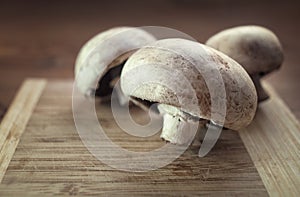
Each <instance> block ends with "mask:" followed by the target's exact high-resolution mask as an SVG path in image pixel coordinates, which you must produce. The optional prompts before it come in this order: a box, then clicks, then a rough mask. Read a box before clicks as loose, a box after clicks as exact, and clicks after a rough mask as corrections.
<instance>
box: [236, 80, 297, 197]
mask: <svg viewBox="0 0 300 197" xmlns="http://www.w3.org/2000/svg"><path fill="white" fill-rule="evenodd" d="M265 88H266V90H267V91H268V92H269V93H270V95H272V96H271V99H270V100H268V101H266V102H264V103H262V104H261V105H260V107H259V109H258V113H257V115H256V117H255V119H254V122H253V123H252V124H251V125H250V126H249V127H248V128H247V129H244V130H243V131H241V132H240V136H241V138H242V140H243V142H244V144H245V146H246V148H247V150H248V152H249V154H250V156H251V158H252V160H253V161H254V164H255V166H256V168H257V170H258V172H259V174H260V176H261V178H262V180H263V182H264V184H265V186H266V188H267V190H268V192H269V194H270V195H271V196H277V195H278V196H300V189H299V186H300V126H299V122H298V121H297V119H296V118H295V116H294V115H293V114H292V113H291V111H290V110H289V109H288V108H287V107H286V105H285V104H284V102H283V101H282V100H281V98H280V97H279V96H278V94H276V92H275V91H274V89H273V88H272V87H271V86H270V85H268V84H266V83H265Z"/></svg>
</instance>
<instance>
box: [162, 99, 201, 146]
mask: <svg viewBox="0 0 300 197" xmlns="http://www.w3.org/2000/svg"><path fill="white" fill-rule="evenodd" d="M158 110H159V112H160V113H161V114H163V118H164V122H163V128H162V133H161V135H160V137H161V138H162V139H163V140H165V141H167V142H170V143H172V144H177V145H186V144H190V143H191V142H192V141H193V139H194V137H195V134H196V133H195V132H196V131H197V127H198V124H199V121H198V120H196V119H195V117H193V116H191V115H189V114H187V113H185V112H182V111H181V110H179V109H178V108H177V107H173V106H170V105H165V104H159V105H158ZM192 127H196V129H193V128H192Z"/></svg>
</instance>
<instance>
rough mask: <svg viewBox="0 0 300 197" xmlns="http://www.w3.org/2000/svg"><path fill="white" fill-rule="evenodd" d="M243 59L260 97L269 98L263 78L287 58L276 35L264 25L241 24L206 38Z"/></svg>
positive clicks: (210, 44) (235, 56)
mask: <svg viewBox="0 0 300 197" xmlns="http://www.w3.org/2000/svg"><path fill="white" fill-rule="evenodd" d="M206 45H208V46H210V47H213V48H215V49H217V50H219V51H221V52H223V53H225V54H226V55H228V56H229V57H231V58H233V59H234V60H236V61H237V62H239V63H240V64H241V65H242V66H243V67H244V68H245V69H246V71H247V72H248V73H249V75H250V76H251V78H252V80H253V82H254V84H255V86H256V89H257V94H258V101H263V100H265V99H267V98H268V95H267V93H266V92H265V91H264V89H263V88H262V86H261V84H260V78H261V77H263V76H265V75H266V74H268V73H270V72H272V71H274V70H277V69H279V67H280V66H281V64H282V62H283V52H282V47H281V44H280V42H279V40H278V38H277V37H276V35H275V34H274V33H273V32H271V31H270V30H268V29H266V28H264V27H260V26H240V27H234V28H230V29H226V30H224V31H221V32H219V33H217V34H215V35H214V36H212V37H211V38H209V39H208V40H207V42H206Z"/></svg>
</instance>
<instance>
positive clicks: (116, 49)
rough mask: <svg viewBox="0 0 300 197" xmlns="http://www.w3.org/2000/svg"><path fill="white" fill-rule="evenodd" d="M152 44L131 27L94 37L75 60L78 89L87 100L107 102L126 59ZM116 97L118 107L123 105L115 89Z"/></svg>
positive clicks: (147, 35)
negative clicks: (105, 100) (90, 98)
mask: <svg viewBox="0 0 300 197" xmlns="http://www.w3.org/2000/svg"><path fill="white" fill-rule="evenodd" d="M155 40H156V39H155V38H154V37H153V36H152V35H151V34H149V33H147V32H146V31H144V30H142V29H139V28H134V27H116V28H112V29H109V30H107V31H104V32H102V33H100V34H98V35H96V36H95V37H93V38H92V39H90V40H89V41H88V42H87V43H86V44H85V45H84V46H83V47H82V48H81V50H80V52H79V54H78V56H77V59H76V63H75V76H76V83H77V84H76V85H77V87H78V89H79V90H80V91H81V92H82V93H83V94H85V95H88V96H91V95H96V96H99V97H100V98H102V99H105V98H107V96H109V95H111V93H112V90H113V86H114V83H115V81H116V79H118V77H119V76H120V73H121V70H122V68H123V65H124V62H125V61H126V60H127V59H128V57H129V56H130V55H131V54H132V53H133V52H134V51H135V50H137V49H138V48H140V47H142V46H144V45H145V44H148V43H150V42H153V41H155ZM97 83H98V84H97ZM96 86H97V88H96V89H95V87H96ZM117 93H118V99H119V101H120V103H121V104H124V103H125V102H126V100H127V99H126V98H125V97H124V96H123V95H122V92H121V91H120V89H118V88H117Z"/></svg>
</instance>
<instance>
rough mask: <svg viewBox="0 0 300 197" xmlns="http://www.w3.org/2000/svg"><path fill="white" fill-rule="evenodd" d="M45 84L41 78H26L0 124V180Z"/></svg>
mask: <svg viewBox="0 0 300 197" xmlns="http://www.w3.org/2000/svg"><path fill="white" fill-rule="evenodd" d="M45 84H46V80H43V79H41V80H39V79H27V80H26V81H25V82H24V83H23V85H22V86H21V88H20V90H19V92H18V94H17V95H16V97H15V99H14V101H13V102H12V104H11V106H10V110H9V111H8V113H7V114H6V115H5V117H4V119H3V121H2V122H1V124H0V131H1V132H0V164H1V165H0V182H1V180H2V178H3V176H4V173H5V172H6V169H7V167H8V165H9V162H10V160H11V158H12V157H13V154H14V152H15V149H16V147H17V145H18V143H19V140H20V138H21V136H22V133H23V131H24V130H25V127H26V125H27V122H28V120H29V119H30V117H31V114H32V111H33V110H34V108H35V105H36V103H37V102H38V100H39V98H40V95H41V93H42V92H43V89H44V87H45Z"/></svg>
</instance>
